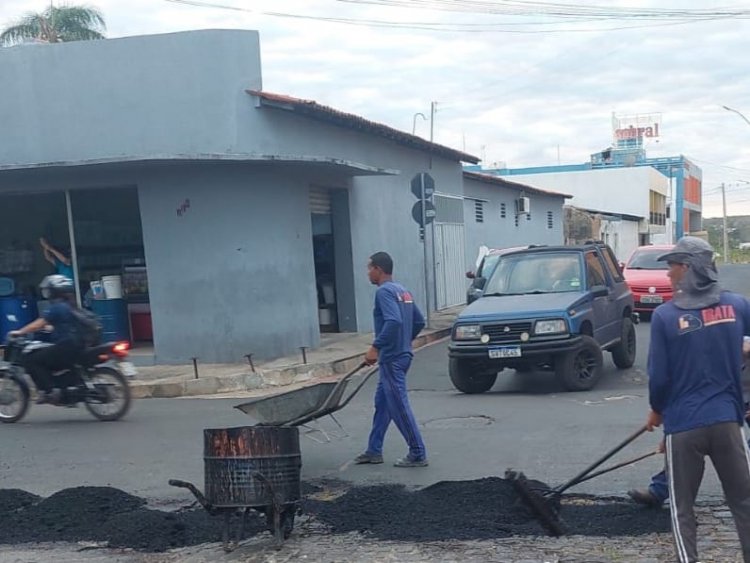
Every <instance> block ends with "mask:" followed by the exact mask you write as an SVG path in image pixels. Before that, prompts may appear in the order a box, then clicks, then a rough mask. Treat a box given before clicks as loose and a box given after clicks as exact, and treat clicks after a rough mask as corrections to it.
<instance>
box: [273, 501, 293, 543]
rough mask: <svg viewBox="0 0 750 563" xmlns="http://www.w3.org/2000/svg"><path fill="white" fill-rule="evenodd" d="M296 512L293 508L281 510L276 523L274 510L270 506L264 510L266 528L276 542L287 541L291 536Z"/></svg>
mask: <svg viewBox="0 0 750 563" xmlns="http://www.w3.org/2000/svg"><path fill="white" fill-rule="evenodd" d="M296 511H297V509H296V508H295V507H294V506H290V507H284V508H281V510H280V514H279V515H278V523H277V520H276V517H277V515H276V509H274V508H273V507H272V506H269V507H268V508H266V526H267V528H268V531H269V532H271V533H272V534H273V535H274V537H275V538H276V541H277V542H281V541H282V540H288V539H289V536H291V535H292V530H293V529H294V515H295V513H296ZM277 526H278V527H277Z"/></svg>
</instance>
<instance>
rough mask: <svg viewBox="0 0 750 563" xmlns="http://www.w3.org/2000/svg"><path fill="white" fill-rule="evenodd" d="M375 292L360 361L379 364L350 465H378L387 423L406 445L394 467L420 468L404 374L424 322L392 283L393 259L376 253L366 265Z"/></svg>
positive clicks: (420, 449) (422, 461) (422, 455)
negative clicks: (366, 434) (363, 435)
mask: <svg viewBox="0 0 750 563" xmlns="http://www.w3.org/2000/svg"><path fill="white" fill-rule="evenodd" d="M367 275H368V277H369V279H370V283H372V284H373V285H377V286H378V290H377V292H376V293H375V311H374V320H375V340H374V341H373V343H372V346H370V349H369V350H368V351H367V354H365V362H366V363H367V364H368V365H373V364H375V363H376V362H377V363H378V364H379V368H380V379H379V381H378V387H377V391H376V392H375V415H374V416H373V420H372V430H371V431H370V438H369V441H368V443H367V450H366V451H365V452H364V453H362V454H360V455H358V456H357V457H356V458H355V459H354V463H357V464H363V463H383V440H384V439H385V433H386V431H387V430H388V426H389V425H390V423H391V421H393V422H394V423H395V424H396V427H397V428H398V429H399V431H400V432H401V435H402V436H403V437H404V439H405V440H406V443H407V445H408V446H409V453H408V454H407V455H406V456H405V457H403V458H400V459H398V460H396V462H395V463H394V465H395V466H396V467H425V466H427V452H426V451H425V446H424V442H423V441H422V435H421V434H420V432H419V427H418V426H417V422H416V419H415V418H414V413H413V412H412V409H411V405H410V404H409V397H408V395H407V391H406V373H407V372H408V370H409V366H410V365H411V361H412V358H413V352H412V347H411V343H412V340H414V339H415V338H416V337H417V335H418V334H419V333H420V331H421V330H422V329H423V328H424V326H425V321H424V317H423V316H422V313H421V312H420V310H419V308H418V307H417V306H416V305H415V304H414V299H413V298H412V295H411V293H410V292H409V291H407V290H406V288H404V286H402V285H401V284H399V283H396V282H394V281H393V279H392V276H393V260H392V259H391V257H390V256H389V255H388V254H387V253H385V252H376V253H375V254H373V255H372V256H370V260H369V261H368V263H367Z"/></svg>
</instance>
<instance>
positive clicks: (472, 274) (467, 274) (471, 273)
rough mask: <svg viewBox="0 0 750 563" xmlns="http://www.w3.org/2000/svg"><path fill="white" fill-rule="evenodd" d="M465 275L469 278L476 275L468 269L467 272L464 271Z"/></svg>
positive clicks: (471, 278)
mask: <svg viewBox="0 0 750 563" xmlns="http://www.w3.org/2000/svg"><path fill="white" fill-rule="evenodd" d="M466 277H467V278H469V279H470V280H473V279H474V278H475V277H476V274H475V273H474V272H472V271H471V270H469V271H468V272H466Z"/></svg>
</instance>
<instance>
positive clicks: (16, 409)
mask: <svg viewBox="0 0 750 563" xmlns="http://www.w3.org/2000/svg"><path fill="white" fill-rule="evenodd" d="M30 401H31V392H30V391H29V386H28V385H27V384H26V382H25V381H24V380H23V379H22V378H21V377H18V376H16V375H11V374H9V373H0V422H5V423H13V422H18V421H19V420H21V419H22V418H23V417H24V416H25V415H26V411H28V410H29V402H30Z"/></svg>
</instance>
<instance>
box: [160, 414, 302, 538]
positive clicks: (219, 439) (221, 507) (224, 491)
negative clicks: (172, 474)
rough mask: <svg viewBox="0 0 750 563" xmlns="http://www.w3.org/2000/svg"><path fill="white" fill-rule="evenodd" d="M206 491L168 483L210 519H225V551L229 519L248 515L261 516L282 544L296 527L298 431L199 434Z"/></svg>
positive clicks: (261, 428)
mask: <svg viewBox="0 0 750 563" xmlns="http://www.w3.org/2000/svg"><path fill="white" fill-rule="evenodd" d="M203 458H204V490H205V495H204V494H202V493H201V492H200V491H199V490H198V489H197V488H196V487H195V486H194V485H193V484H192V483H187V482H185V481H177V480H171V481H170V482H169V483H170V484H171V485H174V486H176V487H184V488H187V489H189V490H190V491H191V492H192V493H193V494H194V495H195V497H196V498H197V499H198V501H199V502H200V503H201V505H203V507H204V508H205V509H206V510H207V511H209V512H210V513H211V514H223V515H224V516H225V519H226V525H225V532H224V545H225V548H228V545H229V535H230V534H229V528H230V518H231V515H232V514H233V513H236V512H237V511H243V510H244V515H243V523H242V525H241V527H240V529H239V532H238V539H239V537H240V536H242V534H243V530H244V522H245V519H246V518H247V514H248V511H249V510H250V509H254V510H257V511H259V512H262V513H265V515H266V520H267V523H268V528H269V530H271V531H272V532H273V534H274V536H275V537H276V539H277V540H278V541H279V543H280V542H281V540H282V538H287V537H288V536H289V534H290V533H291V531H292V528H293V526H294V515H295V513H296V511H297V510H298V508H299V501H300V497H301V485H300V473H301V467H302V458H301V456H300V445H299V429H298V428H296V427H280V426H240V427H237V428H217V429H205V430H204V431H203Z"/></svg>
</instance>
